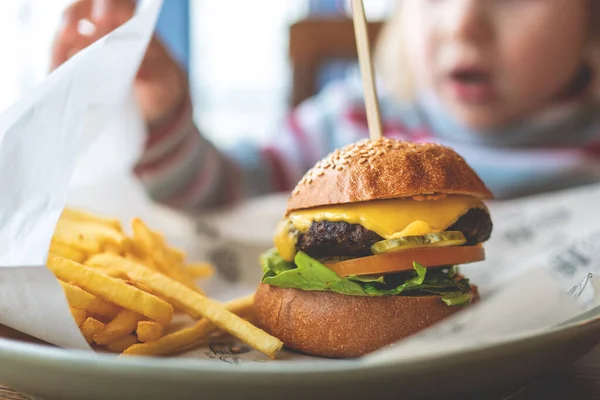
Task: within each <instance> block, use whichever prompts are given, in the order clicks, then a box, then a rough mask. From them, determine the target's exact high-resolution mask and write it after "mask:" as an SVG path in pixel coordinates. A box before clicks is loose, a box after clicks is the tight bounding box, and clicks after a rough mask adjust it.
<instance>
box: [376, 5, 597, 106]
mask: <svg viewBox="0 0 600 400" xmlns="http://www.w3.org/2000/svg"><path fill="white" fill-rule="evenodd" d="M397 3H398V4H397V5H396V11H395V12H394V14H393V15H392V16H391V18H390V19H389V20H388V21H387V22H386V23H385V25H384V27H383V28H382V31H381V33H380V35H379V38H378V41H377V46H376V48H375V63H376V65H377V73H378V75H379V76H380V77H381V78H382V79H383V80H384V82H385V87H386V90H388V91H389V92H390V93H391V94H392V95H394V96H395V97H398V98H399V99H401V100H403V101H410V100H412V99H414V96H415V91H416V88H415V87H414V76H413V74H412V71H411V68H410V63H409V62H408V57H407V55H406V51H405V49H406V43H405V41H404V36H403V34H402V28H403V27H402V22H403V21H402V8H403V7H402V3H403V2H402V1H401V0H398V1H397ZM589 3H590V7H591V10H590V14H589V15H590V18H591V21H590V23H591V30H590V39H589V41H588V45H587V46H586V49H585V51H584V53H585V54H582V61H583V62H586V63H587V64H588V65H589V66H590V67H591V69H592V73H593V78H592V79H593V82H592V84H593V92H594V93H595V94H596V95H597V96H598V95H600V0H589Z"/></svg>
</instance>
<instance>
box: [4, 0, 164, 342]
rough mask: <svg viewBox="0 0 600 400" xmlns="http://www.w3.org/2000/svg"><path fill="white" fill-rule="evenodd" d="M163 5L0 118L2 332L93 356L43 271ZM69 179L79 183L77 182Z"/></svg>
mask: <svg viewBox="0 0 600 400" xmlns="http://www.w3.org/2000/svg"><path fill="white" fill-rule="evenodd" d="M160 6H161V1H159V0H154V1H146V2H142V3H141V4H140V6H139V7H138V12H137V14H136V16H135V17H134V18H132V20H131V21H129V22H127V23H126V24H124V25H123V26H121V27H119V28H118V29H116V30H115V31H114V32H112V33H110V34H109V35H107V36H105V37H104V38H102V39H100V40H99V41H97V42H96V43H94V44H93V45H92V46H90V47H89V48H87V49H85V50H83V51H81V52H80V53H78V54H77V55H76V56H74V57H73V58H72V59H71V60H69V61H68V62H67V63H65V64H64V65H63V66H61V67H60V68H59V69H58V70H56V71H55V72H54V73H53V74H51V75H50V76H49V77H48V78H47V79H46V80H45V81H44V83H43V84H42V85H41V86H40V87H39V88H38V89H37V90H36V91H34V92H33V93H31V94H30V95H28V96H26V97H25V98H23V99H22V100H21V101H20V102H19V103H17V104H16V105H15V106H13V107H12V108H10V109H9V110H7V111H6V112H5V113H4V114H3V115H2V116H0V133H1V135H2V136H1V141H0V156H1V157H2V158H1V160H2V162H1V164H0V185H2V187H3V188H4V192H3V195H2V196H0V210H1V211H0V242H1V243H0V253H1V254H0V266H1V268H0V304H1V306H0V307H1V312H0V323H2V324H4V325H7V326H9V327H11V328H14V329H17V330H20V331H22V332H24V333H27V334H29V335H32V336H35V337H38V338H40V339H42V340H45V341H48V342H50V343H54V344H56V345H58V346H63V347H70V348H77V349H88V350H90V348H89V346H88V345H87V343H86V342H85V341H84V339H83V337H82V336H81V334H80V333H78V332H77V331H78V328H77V327H76V325H75V323H74V322H73V320H72V317H71V316H70V313H69V309H68V307H67V303H66V300H65V298H64V295H63V294H62V290H61V288H60V286H59V285H58V283H57V281H56V279H55V278H54V277H53V275H52V274H51V273H50V272H49V270H48V269H47V268H46V267H45V262H46V257H47V252H48V247H49V243H50V239H51V237H52V233H53V230H54V226H55V225H56V222H57V220H58V218H59V216H60V213H61V211H62V209H63V207H64V204H65V201H66V196H67V193H68V191H69V187H70V183H71V181H72V178H73V177H74V169H75V168H76V166H77V164H78V162H81V164H82V165H83V168H80V170H86V171H87V175H88V177H94V175H93V170H92V169H91V168H90V164H87V168H86V162H87V161H86V157H87V156H88V155H89V154H91V153H90V151H89V149H90V145H92V144H94V143H95V142H96V141H97V139H98V137H99V135H100V134H101V133H103V132H104V131H105V130H106V128H108V127H109V125H110V123H111V122H112V121H113V120H114V117H115V115H116V114H117V113H116V111H117V110H120V109H127V107H128V106H127V101H128V100H129V99H130V93H131V87H132V85H131V84H132V80H133V78H134V76H135V73H136V71H137V69H138V67H139V63H140V61H141V59H142V56H143V54H144V52H145V49H146V47H147V44H148V41H149V39H150V36H151V33H152V31H153V29H154V25H155V22H156V18H157V16H158V11H159V10H160ZM122 133H124V132H122ZM133 134H134V135H135V131H134V132H133ZM138 135H139V132H138ZM106 138H107V136H104V137H102V138H101V140H100V141H99V142H98V143H99V145H101V143H103V142H104V141H106ZM140 138H142V136H139V138H138V139H137V140H138V142H139V141H140ZM140 143H141V142H140ZM138 147H139V145H138ZM81 156H83V157H82V158H80V157H81ZM105 156H107V155H106V154H105ZM108 156H109V157H110V153H109V154H108ZM133 156H134V157H135V153H133ZM107 164H109V163H106V162H104V163H102V164H100V165H102V167H103V168H104V167H106V165H107ZM75 178H76V179H75V180H76V181H77V178H79V182H76V183H80V184H81V183H85V179H83V175H82V174H79V175H75Z"/></svg>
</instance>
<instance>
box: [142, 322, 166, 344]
mask: <svg viewBox="0 0 600 400" xmlns="http://www.w3.org/2000/svg"><path fill="white" fill-rule="evenodd" d="M135 333H136V335H137V337H138V341H139V342H142V343H145V342H153V341H155V340H158V339H160V338H161V337H163V335H164V334H165V328H164V327H163V326H162V325H161V324H158V323H156V322H154V321H140V322H138V324H137V329H136V331H135Z"/></svg>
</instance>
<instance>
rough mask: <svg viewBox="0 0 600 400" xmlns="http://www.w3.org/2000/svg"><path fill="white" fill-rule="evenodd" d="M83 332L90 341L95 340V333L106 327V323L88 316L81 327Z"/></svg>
mask: <svg viewBox="0 0 600 400" xmlns="http://www.w3.org/2000/svg"><path fill="white" fill-rule="evenodd" d="M79 329H81V334H82V335H83V337H84V338H85V340H87V342H88V343H93V342H94V335H95V334H96V333H98V332H100V331H101V330H102V329H104V324H103V323H102V322H100V321H98V320H97V319H95V318H92V317H88V318H87V319H86V320H85V321H84V322H83V324H81V326H80V327H79Z"/></svg>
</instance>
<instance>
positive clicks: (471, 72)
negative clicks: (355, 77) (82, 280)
mask: <svg viewBox="0 0 600 400" xmlns="http://www.w3.org/2000/svg"><path fill="white" fill-rule="evenodd" d="M589 1H596V0H406V1H405V3H404V4H405V7H404V27H405V29H407V31H406V32H405V35H406V36H405V37H406V38H407V45H408V52H409V54H408V56H409V59H410V62H411V63H412V65H411V67H412V70H413V71H414V72H415V77H416V79H417V82H418V86H419V87H421V88H423V87H425V88H428V89H432V90H433V91H434V93H436V94H437V95H438V96H439V98H440V99H441V100H442V102H443V103H444V104H445V105H446V106H447V107H448V108H449V110H450V111H451V112H452V113H453V114H454V115H455V116H456V117H458V119H459V120H461V121H463V122H464V123H466V124H468V125H470V126H472V127H474V128H480V129H482V128H483V129H485V128H489V127H494V126H498V125H500V124H504V123H509V122H511V121H515V120H516V119H518V118H519V117H523V116H526V115H528V114H530V113H532V112H535V111H537V110H539V109H541V108H543V107H544V106H546V105H548V104H549V103H550V102H552V101H553V100H555V99H556V97H557V96H558V95H559V94H560V93H561V91H562V90H564V89H565V88H567V87H568V85H569V84H570V82H571V80H572V79H573V78H574V76H575V75H576V73H577V71H578V69H579V68H580V67H581V64H582V54H583V49H584V46H585V43H586V41H587V37H588V31H589V28H590V22H589V18H590V17H589V4H588V2H589Z"/></svg>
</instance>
